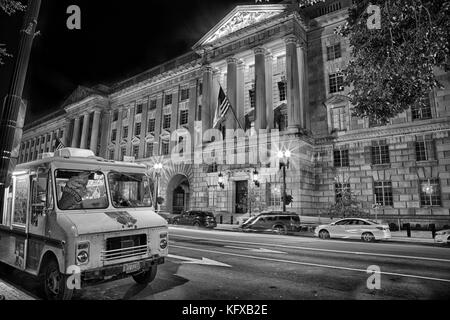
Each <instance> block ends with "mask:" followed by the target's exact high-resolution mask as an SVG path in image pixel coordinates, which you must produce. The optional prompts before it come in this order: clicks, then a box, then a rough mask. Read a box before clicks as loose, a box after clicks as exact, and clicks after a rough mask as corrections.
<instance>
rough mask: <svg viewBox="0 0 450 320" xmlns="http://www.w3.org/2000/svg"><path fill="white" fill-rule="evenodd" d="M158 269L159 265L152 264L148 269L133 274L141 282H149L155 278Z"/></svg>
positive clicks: (137, 281)
mask: <svg viewBox="0 0 450 320" xmlns="http://www.w3.org/2000/svg"><path fill="white" fill-rule="evenodd" d="M157 271H158V267H157V266H156V265H155V266H151V267H150V269H148V270H147V271H144V272H141V273H138V274H136V275H134V276H133V279H134V281H136V283H139V284H149V283H150V282H152V281H153V280H155V277H156V272H157Z"/></svg>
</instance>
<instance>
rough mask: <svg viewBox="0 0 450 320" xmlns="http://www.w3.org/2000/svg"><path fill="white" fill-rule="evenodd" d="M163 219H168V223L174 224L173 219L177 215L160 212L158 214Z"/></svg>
mask: <svg viewBox="0 0 450 320" xmlns="http://www.w3.org/2000/svg"><path fill="white" fill-rule="evenodd" d="M157 213H158V214H159V215H160V216H161V217H163V218H164V219H166V221H167V223H172V219H173V217H174V216H175V215H173V214H171V213H169V212H165V211H159V212H157Z"/></svg>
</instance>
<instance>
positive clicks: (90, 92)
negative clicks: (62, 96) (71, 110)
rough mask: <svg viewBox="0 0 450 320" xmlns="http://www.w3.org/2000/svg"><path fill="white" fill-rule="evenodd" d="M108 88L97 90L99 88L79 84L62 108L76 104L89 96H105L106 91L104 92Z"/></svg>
mask: <svg viewBox="0 0 450 320" xmlns="http://www.w3.org/2000/svg"><path fill="white" fill-rule="evenodd" d="M105 90H106V89H103V88H102V89H101V90H97V89H91V88H88V87H84V86H78V88H76V89H75V91H73V92H72V93H71V95H70V96H69V97H68V98H67V99H66V100H65V101H64V103H63V105H62V108H65V107H67V106H70V105H72V104H75V103H77V102H80V101H82V100H84V99H86V98H89V97H93V96H98V95H100V96H103V95H105V93H106V92H104V91H105Z"/></svg>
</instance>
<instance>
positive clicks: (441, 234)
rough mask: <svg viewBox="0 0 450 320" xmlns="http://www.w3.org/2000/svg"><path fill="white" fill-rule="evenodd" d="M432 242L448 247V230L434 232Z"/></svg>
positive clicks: (449, 243)
mask: <svg viewBox="0 0 450 320" xmlns="http://www.w3.org/2000/svg"><path fill="white" fill-rule="evenodd" d="M434 242H436V243H443V244H447V245H450V229H447V230H441V231H438V232H436V236H435V237H434Z"/></svg>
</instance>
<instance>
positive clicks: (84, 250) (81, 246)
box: [77, 242, 90, 265]
mask: <svg viewBox="0 0 450 320" xmlns="http://www.w3.org/2000/svg"><path fill="white" fill-rule="evenodd" d="M89 248H90V244H89V242H81V243H78V245H77V264H78V265H81V264H86V263H88V262H89Z"/></svg>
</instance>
